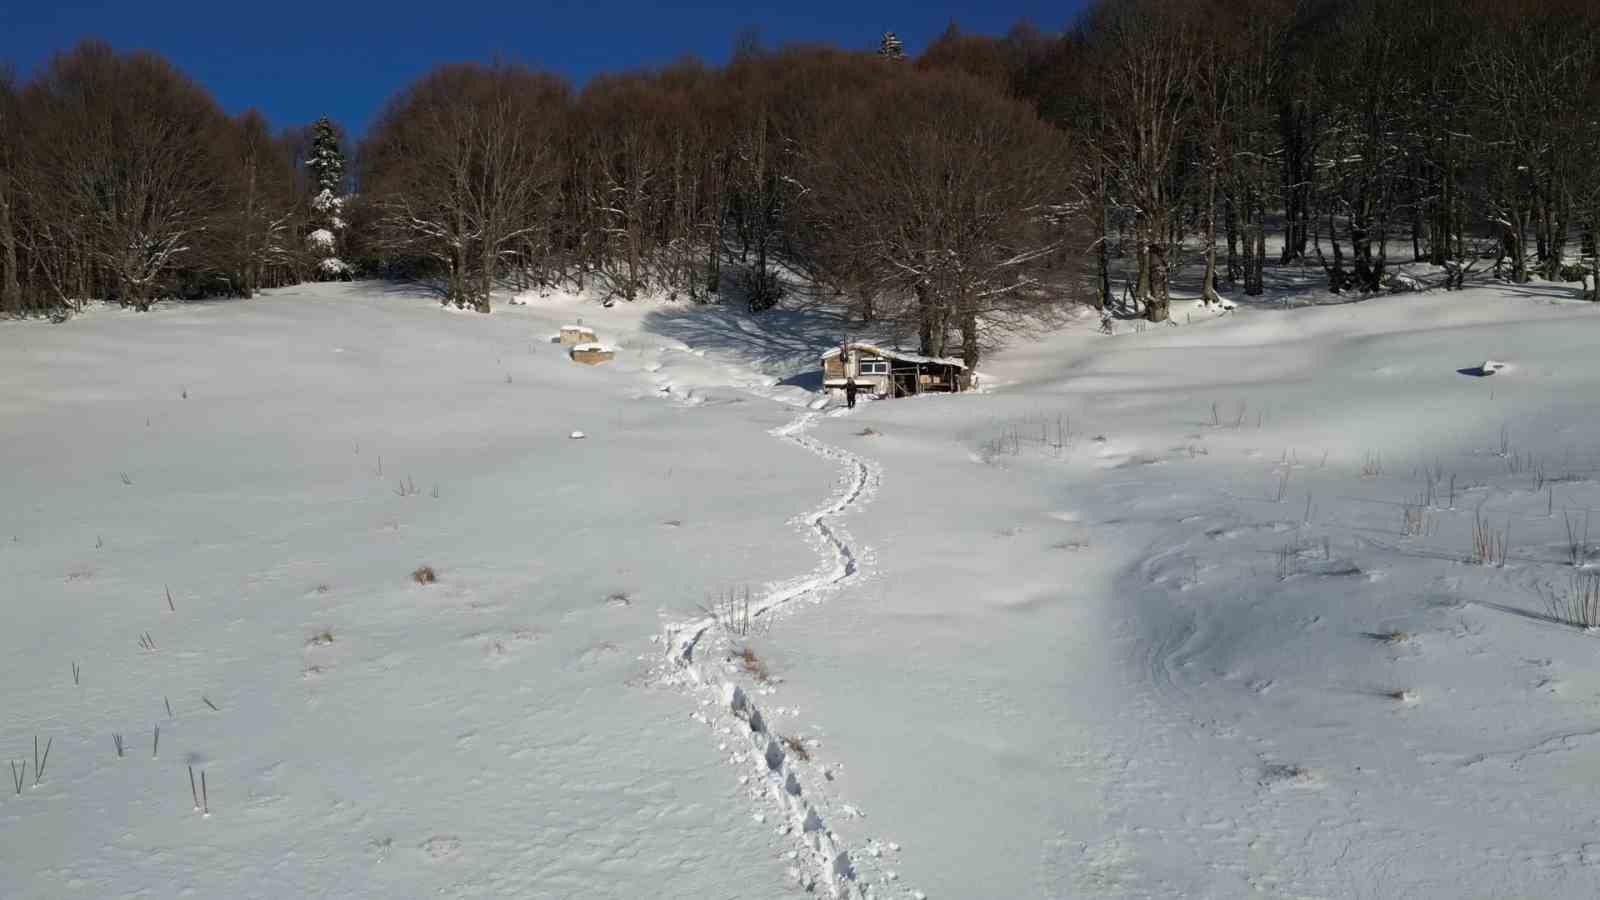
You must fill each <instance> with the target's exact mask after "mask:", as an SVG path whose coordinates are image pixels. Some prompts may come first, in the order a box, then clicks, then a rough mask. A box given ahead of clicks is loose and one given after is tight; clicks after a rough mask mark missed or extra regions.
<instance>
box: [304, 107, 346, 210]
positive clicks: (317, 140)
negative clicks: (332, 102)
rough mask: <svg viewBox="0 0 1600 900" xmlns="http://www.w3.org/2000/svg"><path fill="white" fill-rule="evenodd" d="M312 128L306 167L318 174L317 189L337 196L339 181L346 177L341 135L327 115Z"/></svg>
mask: <svg viewBox="0 0 1600 900" xmlns="http://www.w3.org/2000/svg"><path fill="white" fill-rule="evenodd" d="M311 128H312V136H311V158H310V159H308V160H306V167H307V168H309V169H310V170H311V172H312V174H314V175H316V176H317V191H318V192H319V193H320V192H322V191H327V192H328V193H329V194H330V195H333V196H337V195H338V193H339V182H340V181H342V180H343V179H344V153H342V152H341V151H340V150H339V135H338V134H336V133H335V132H334V130H333V122H332V121H330V120H329V119H328V117H327V116H323V117H322V118H320V119H318V120H317V123H316V124H315V125H313V126H311Z"/></svg>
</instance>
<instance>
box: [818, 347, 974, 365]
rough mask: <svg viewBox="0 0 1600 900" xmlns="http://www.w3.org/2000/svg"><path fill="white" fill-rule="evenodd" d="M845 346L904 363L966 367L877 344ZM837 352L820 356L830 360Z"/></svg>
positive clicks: (945, 359)
mask: <svg viewBox="0 0 1600 900" xmlns="http://www.w3.org/2000/svg"><path fill="white" fill-rule="evenodd" d="M847 346H848V347H849V348H850V349H851V350H869V351H871V352H873V353H876V354H878V355H879V356H883V357H887V358H889V359H898V360H902V361H904V362H912V363H928V364H930V365H937V366H955V367H956V368H958V369H965V368H966V367H967V364H966V363H964V362H962V361H961V360H959V359H955V358H953V357H949V356H922V355H921V354H918V353H907V352H905V351H904V350H889V349H885V348H883V347H879V346H878V345H877V344H868V343H865V342H862V341H853V342H851V343H850V344H848V345H847ZM839 352H840V348H838V347H834V348H833V349H832V350H829V351H828V352H826V353H824V354H822V358H823V359H832V358H833V357H835V356H838V355H839Z"/></svg>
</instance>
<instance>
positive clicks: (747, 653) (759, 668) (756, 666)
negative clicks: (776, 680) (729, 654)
mask: <svg viewBox="0 0 1600 900" xmlns="http://www.w3.org/2000/svg"><path fill="white" fill-rule="evenodd" d="M733 658H734V659H735V660H737V661H738V663H739V668H741V669H743V670H744V672H745V674H746V675H749V676H750V677H751V678H754V679H755V680H757V681H766V680H767V679H768V678H769V677H771V673H770V672H768V671H767V664H766V662H765V661H763V660H762V659H761V658H760V657H759V656H756V652H755V651H754V650H751V649H750V648H749V647H740V648H738V649H737V650H734V651H733Z"/></svg>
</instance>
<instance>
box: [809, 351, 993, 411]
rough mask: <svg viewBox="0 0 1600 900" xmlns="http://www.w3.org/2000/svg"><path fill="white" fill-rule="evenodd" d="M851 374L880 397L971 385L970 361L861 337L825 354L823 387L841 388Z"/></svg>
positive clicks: (866, 390) (962, 388) (946, 390)
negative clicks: (878, 343)
mask: <svg viewBox="0 0 1600 900" xmlns="http://www.w3.org/2000/svg"><path fill="white" fill-rule="evenodd" d="M852 378H854V379H855V382H856V385H857V386H858V387H859V388H860V390H861V391H862V392H863V393H868V394H873V395H875V396H878V397H912V396H915V395H917V394H926V393H947V394H948V393H955V392H957V391H965V390H969V389H971V387H972V378H971V376H970V375H969V374H968V372H967V365H966V363H963V362H962V361H961V360H959V359H950V358H948V357H933V356H921V355H919V354H916V353H907V352H905V351H903V350H891V349H889V348H886V347H880V346H878V345H877V344H868V343H865V342H862V341H854V342H851V343H848V344H845V345H844V346H842V347H835V348H833V349H832V350H829V351H828V352H827V353H824V354H822V387H823V390H827V391H839V392H842V391H843V390H844V386H845V383H846V382H847V381H849V380H850V379H852Z"/></svg>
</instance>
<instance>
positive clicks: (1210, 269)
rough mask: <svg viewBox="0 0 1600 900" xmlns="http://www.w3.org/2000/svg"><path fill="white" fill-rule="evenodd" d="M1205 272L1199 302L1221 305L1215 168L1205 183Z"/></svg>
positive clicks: (1208, 304) (1214, 167) (1213, 167)
mask: <svg viewBox="0 0 1600 900" xmlns="http://www.w3.org/2000/svg"><path fill="white" fill-rule="evenodd" d="M1205 234H1206V237H1205V241H1206V271H1205V275H1204V276H1202V279H1201V284H1200V302H1202V303H1204V304H1205V305H1207V306H1210V305H1211V304H1213V303H1221V302H1222V298H1221V297H1218V296H1217V168H1216V166H1215V165H1213V166H1212V167H1211V173H1210V177H1209V178H1208V179H1207V181H1206V211H1205Z"/></svg>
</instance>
